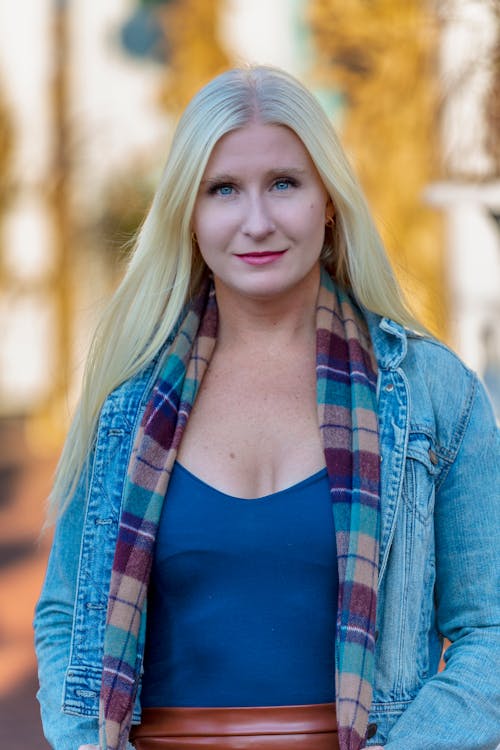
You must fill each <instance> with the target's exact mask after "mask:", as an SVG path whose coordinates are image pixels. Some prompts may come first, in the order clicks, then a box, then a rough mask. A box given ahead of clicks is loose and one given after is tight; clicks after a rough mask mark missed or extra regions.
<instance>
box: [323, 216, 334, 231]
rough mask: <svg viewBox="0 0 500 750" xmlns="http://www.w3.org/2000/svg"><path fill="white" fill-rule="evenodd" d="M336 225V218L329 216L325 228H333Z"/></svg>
mask: <svg viewBox="0 0 500 750" xmlns="http://www.w3.org/2000/svg"><path fill="white" fill-rule="evenodd" d="M334 224H335V216H327V217H326V221H325V226H326V227H330V228H332V227H333V226H334Z"/></svg>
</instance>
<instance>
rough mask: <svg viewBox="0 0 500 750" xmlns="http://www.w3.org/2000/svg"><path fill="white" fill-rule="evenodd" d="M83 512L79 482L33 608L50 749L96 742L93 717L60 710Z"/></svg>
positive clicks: (65, 749)
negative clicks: (69, 713) (37, 599)
mask: <svg viewBox="0 0 500 750" xmlns="http://www.w3.org/2000/svg"><path fill="white" fill-rule="evenodd" d="M82 484H83V481H82V482H81V485H82ZM84 514H85V500H84V495H83V488H82V486H80V487H79V488H78V490H77V492H76V493H75V496H74V498H73V499H72V501H71V503H70V505H69V506H68V508H67V509H66V510H65V512H64V514H63V515H62V517H61V518H60V519H59V521H58V523H57V527H56V531H55V536H54V541H53V544H52V549H51V552H50V557H49V562H48V567H47V572H46V576H45V582H44V585H43V588H42V593H41V596H40V599H39V601H38V603H37V606H36V609H35V620H34V628H35V648H36V652H37V658H38V677H39V683H40V689H39V691H38V696H37V697H38V700H39V702H40V708H41V715H42V723H43V727H44V732H45V736H46V738H47V740H48V742H49V743H50V745H51V746H52V747H53V748H55V750H76V748H78V746H79V745H80V744H85V743H93V742H95V743H97V742H98V731H97V730H98V727H97V718H94V717H80V716H76V715H68V714H65V713H62V710H61V705H62V692H63V684H64V679H65V674H66V669H67V666H68V664H69V655H70V643H71V635H72V630H73V609H74V602H75V596H76V585H77V575H78V565H79V553H80V544H81V537H82V531H83V524H84Z"/></svg>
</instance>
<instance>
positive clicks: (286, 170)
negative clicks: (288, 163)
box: [201, 167, 306, 185]
mask: <svg viewBox="0 0 500 750" xmlns="http://www.w3.org/2000/svg"><path fill="white" fill-rule="evenodd" d="M304 174H306V170H305V169H300V168H298V167H279V168H277V169H270V170H269V171H268V172H266V174H265V177H266V178H267V179H273V178H275V177H283V176H287V177H302V176H303V175H304ZM207 182H211V183H214V182H239V178H238V177H236V176H235V175H234V174H230V173H229V172H224V173H220V174H214V175H210V176H208V177H205V179H204V180H202V181H201V184H202V185H203V184H205V183H207Z"/></svg>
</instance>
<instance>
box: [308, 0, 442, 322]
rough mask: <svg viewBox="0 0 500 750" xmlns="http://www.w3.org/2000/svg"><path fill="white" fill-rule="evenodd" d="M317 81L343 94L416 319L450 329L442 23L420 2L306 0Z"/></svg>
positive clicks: (369, 188)
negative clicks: (431, 194)
mask: <svg viewBox="0 0 500 750" xmlns="http://www.w3.org/2000/svg"><path fill="white" fill-rule="evenodd" d="M308 18H309V22H310V25H311V28H312V34H313V41H314V43H315V46H316V50H317V65H316V67H315V69H314V71H313V75H314V77H315V80H316V81H317V82H318V84H321V85H327V86H330V87H331V88H336V89H339V90H340V91H341V92H342V94H343V96H344V101H345V112H344V118H343V120H342V131H343V142H344V143H345V145H346V146H347V149H348V152H349V153H350V155H351V157H352V159H353V161H354V162H355V166H356V169H357V172H358V174H359V175H360V179H361V182H362V184H363V187H364V189H365V191H366V193H367V196H368V199H369V201H370V204H371V207H372V210H373V212H374V215H375V219H376V221H377V224H378V227H379V230H380V232H381V235H382V237H383V240H384V242H385V244H386V247H387V249H388V251H389V254H390V255H391V257H392V260H393V262H394V265H395V268H396V272H397V273H398V276H399V278H400V280H401V282H402V285H403V287H404V288H405V289H406V291H407V293H408V297H409V301H410V304H411V305H412V307H413V309H414V311H415V312H416V314H417V315H418V316H419V317H420V318H421V319H422V320H423V322H424V323H426V324H427V325H428V326H429V327H430V328H432V329H433V330H434V331H436V332H437V333H438V334H439V335H440V336H443V335H444V334H445V330H446V316H445V311H446V292H445V288H444V281H443V279H444V273H443V240H442V231H441V222H440V219H439V218H438V216H437V215H436V213H435V211H433V210H432V209H430V208H427V207H426V206H424V205H423V198H422V193H423V191H424V189H425V187H426V185H427V184H428V183H429V182H431V181H432V180H433V179H435V178H436V177H437V176H438V174H439V159H438V148H437V142H438V137H439V133H438V132H437V131H438V128H437V116H438V83H437V62H436V56H437V50H438V31H439V28H438V23H437V19H435V18H434V16H433V14H432V12H431V10H430V6H429V4H427V3H426V2H424V0H405V2H401V0H372V1H371V2H369V3H367V2H366V0H350V2H348V3H346V2H344V0H309V5H308Z"/></svg>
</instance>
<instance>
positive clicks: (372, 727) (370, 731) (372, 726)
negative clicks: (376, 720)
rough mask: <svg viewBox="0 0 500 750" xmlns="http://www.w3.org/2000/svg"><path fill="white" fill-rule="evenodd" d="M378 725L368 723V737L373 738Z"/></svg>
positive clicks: (368, 738)
mask: <svg viewBox="0 0 500 750" xmlns="http://www.w3.org/2000/svg"><path fill="white" fill-rule="evenodd" d="M377 729H378V726H377V725H376V724H368V730H367V732H366V739H367V740H371V738H372V737H375V735H376V734H377Z"/></svg>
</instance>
